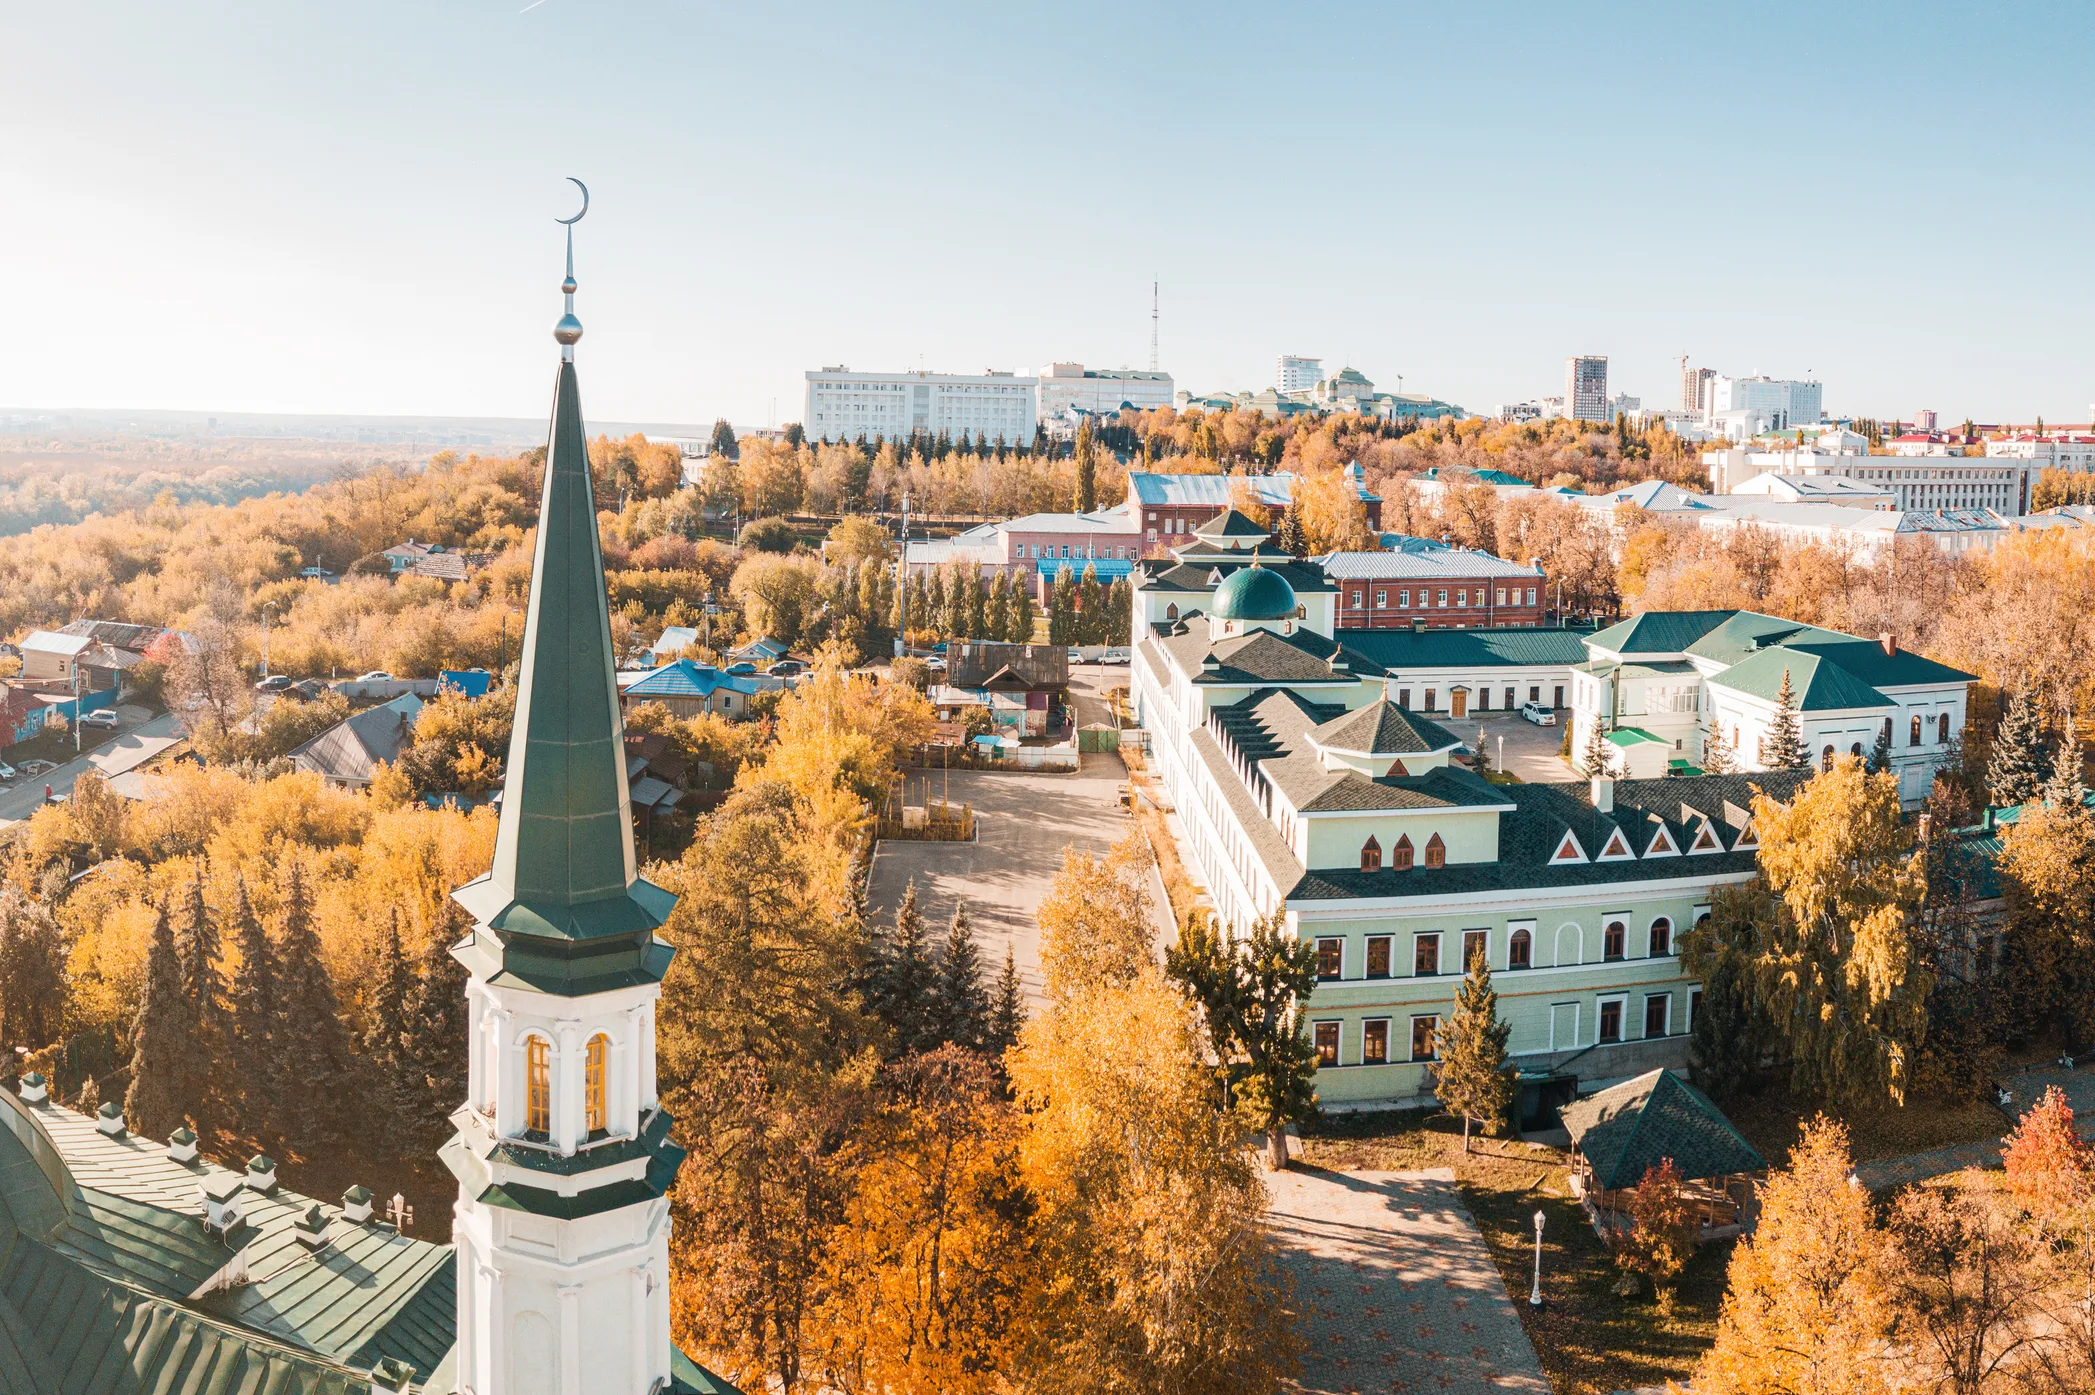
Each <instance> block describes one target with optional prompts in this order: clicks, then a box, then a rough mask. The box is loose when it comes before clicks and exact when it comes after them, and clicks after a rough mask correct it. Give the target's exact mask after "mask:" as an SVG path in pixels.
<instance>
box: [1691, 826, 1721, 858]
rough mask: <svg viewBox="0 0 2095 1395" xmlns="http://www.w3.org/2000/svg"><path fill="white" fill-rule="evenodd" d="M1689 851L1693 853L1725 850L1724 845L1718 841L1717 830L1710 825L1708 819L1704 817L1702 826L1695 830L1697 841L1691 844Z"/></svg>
mask: <svg viewBox="0 0 2095 1395" xmlns="http://www.w3.org/2000/svg"><path fill="white" fill-rule="evenodd" d="M1688 851H1689V852H1691V853H1717V852H1722V851H1724V845H1723V844H1722V843H1720V842H1718V841H1717V831H1716V830H1715V829H1714V828H1711V827H1710V824H1709V820H1708V819H1704V820H1703V821H1702V827H1700V828H1698V829H1696V830H1695V841H1694V842H1693V843H1691V844H1689V846H1688Z"/></svg>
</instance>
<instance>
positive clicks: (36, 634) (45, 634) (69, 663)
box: [22, 630, 95, 687]
mask: <svg viewBox="0 0 2095 1395" xmlns="http://www.w3.org/2000/svg"><path fill="white" fill-rule="evenodd" d="M94 647H95V641H94V639H93V638H92V637H91V636H88V635H69V634H64V633H61V632H59V631H55V630H31V631H30V632H29V637H28V638H26V639H24V640H23V641H22V679H23V681H24V682H29V683H63V684H65V685H66V686H67V687H71V686H72V684H73V680H74V672H73V670H74V666H75V665H76V664H77V663H78V662H79V659H80V656H81V655H82V654H85V653H86V652H87V651H88V650H90V649H92V648H94Z"/></svg>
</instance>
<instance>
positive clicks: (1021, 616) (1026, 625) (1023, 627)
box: [1004, 576, 1033, 644]
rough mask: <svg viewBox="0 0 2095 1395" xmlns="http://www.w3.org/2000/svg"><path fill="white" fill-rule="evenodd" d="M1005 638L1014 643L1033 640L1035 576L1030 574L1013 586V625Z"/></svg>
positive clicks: (1005, 633) (1024, 642) (1005, 632)
mask: <svg viewBox="0 0 2095 1395" xmlns="http://www.w3.org/2000/svg"><path fill="white" fill-rule="evenodd" d="M1004 638H1005V639H1006V640H1008V641H1010V642H1011V643H1013V644H1031V643H1032V642H1033V578H1032V577H1030V576H1028V577H1026V578H1025V579H1024V580H1023V581H1020V582H1019V583H1017V584H1016V585H1014V586H1013V587H1012V588H1011V626H1010V628H1009V629H1007V630H1005V631H1004Z"/></svg>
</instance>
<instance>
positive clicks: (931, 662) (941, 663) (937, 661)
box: [924, 654, 946, 673]
mask: <svg viewBox="0 0 2095 1395" xmlns="http://www.w3.org/2000/svg"><path fill="white" fill-rule="evenodd" d="M924 667H925V668H928V669H930V670H931V671H932V672H933V673H944V672H945V671H946V661H945V660H944V659H941V658H940V657H938V655H936V654H933V655H932V656H931V657H930V658H928V659H926V660H924Z"/></svg>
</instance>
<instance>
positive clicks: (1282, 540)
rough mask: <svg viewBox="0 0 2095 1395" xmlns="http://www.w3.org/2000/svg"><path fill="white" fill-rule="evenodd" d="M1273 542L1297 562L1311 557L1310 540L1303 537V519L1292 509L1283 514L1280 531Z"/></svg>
mask: <svg viewBox="0 0 2095 1395" xmlns="http://www.w3.org/2000/svg"><path fill="white" fill-rule="evenodd" d="M1273 541H1274V542H1276V543H1278V544H1279V545H1280V546H1281V547H1282V548H1284V549H1286V551H1287V552H1288V554H1289V555H1290V556H1292V557H1294V558H1295V559H1296V560H1297V561H1299V560H1301V559H1302V558H1304V557H1307V556H1309V539H1308V538H1307V537H1305V536H1303V533H1302V519H1301V518H1300V517H1299V516H1298V515H1297V514H1296V512H1295V510H1294V509H1292V508H1289V509H1286V510H1284V511H1283V512H1282V513H1281V515H1280V531H1279V532H1277V533H1275V534H1274V536H1273Z"/></svg>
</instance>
